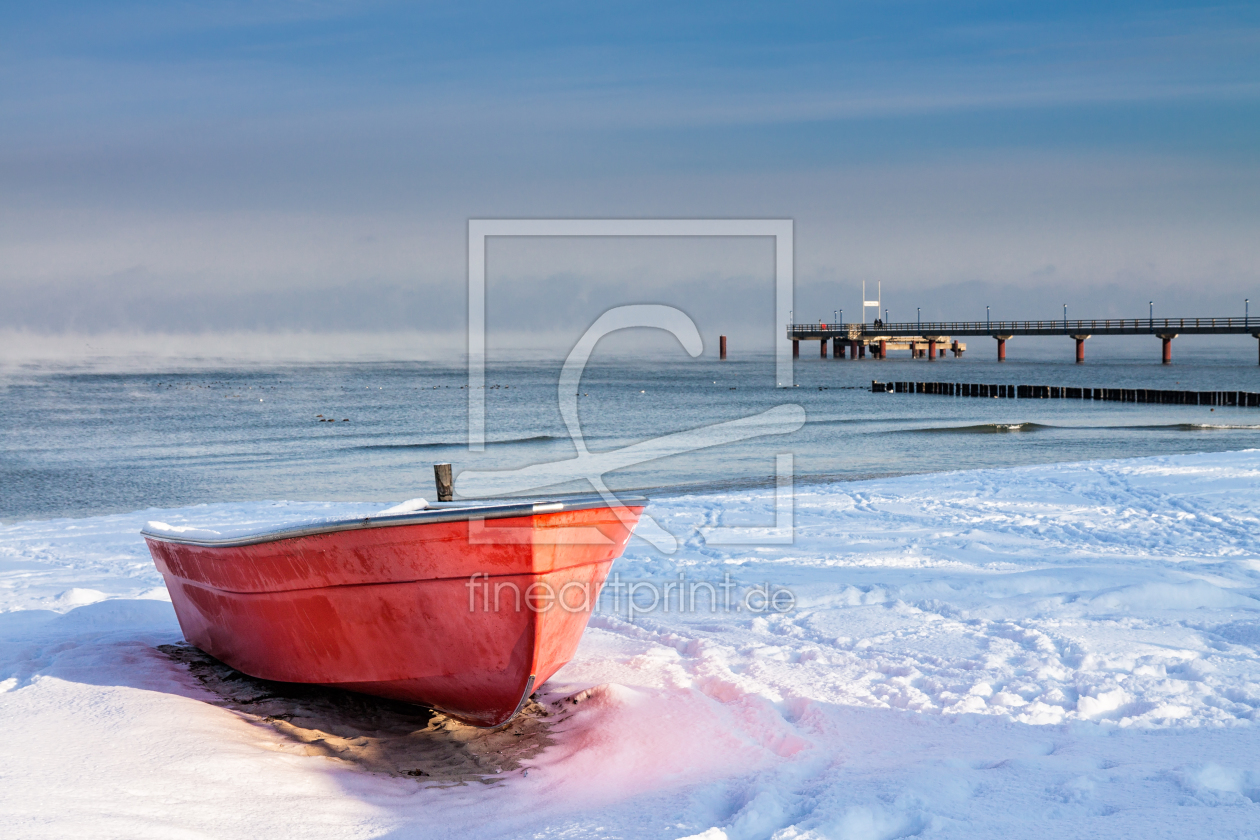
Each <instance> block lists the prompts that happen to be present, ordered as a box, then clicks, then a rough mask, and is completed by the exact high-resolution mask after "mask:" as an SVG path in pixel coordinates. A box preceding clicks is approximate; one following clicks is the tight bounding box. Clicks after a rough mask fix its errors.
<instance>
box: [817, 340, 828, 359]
mask: <svg viewBox="0 0 1260 840" xmlns="http://www.w3.org/2000/svg"><path fill="white" fill-rule="evenodd" d="M818 355H819V358H822V359H825V358H827V339H825V338H824V339H823V340H822V341H820V342H818Z"/></svg>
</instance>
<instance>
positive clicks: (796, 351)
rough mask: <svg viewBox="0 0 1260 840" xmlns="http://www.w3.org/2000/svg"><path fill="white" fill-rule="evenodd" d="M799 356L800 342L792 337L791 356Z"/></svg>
mask: <svg viewBox="0 0 1260 840" xmlns="http://www.w3.org/2000/svg"><path fill="white" fill-rule="evenodd" d="M800 357H801V342H800V341H798V340H797V339H795V338H794V339H792V358H793V359H799V358H800Z"/></svg>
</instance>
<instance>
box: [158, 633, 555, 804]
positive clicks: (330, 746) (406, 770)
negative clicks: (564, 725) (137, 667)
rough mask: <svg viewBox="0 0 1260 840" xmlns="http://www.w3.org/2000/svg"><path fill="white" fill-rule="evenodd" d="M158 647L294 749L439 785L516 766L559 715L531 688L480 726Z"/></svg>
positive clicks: (545, 738)
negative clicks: (503, 715) (512, 711)
mask: <svg viewBox="0 0 1260 840" xmlns="http://www.w3.org/2000/svg"><path fill="white" fill-rule="evenodd" d="M157 649H158V650H159V651H160V652H161V653H163V654H165V655H166V656H168V657H170V659H172V660H173V661H175V662H177V663H179V664H182V665H184V666H186V667H187V668H188V671H189V673H190V674H191V675H192V676H193V677H194V678H195V679H196V680H197V682H198V683H200V684H201V686H202V687H203V688H205V689H206V690H207V691H208V692H210V694H211V695H213V699H211V700H210V702H211V703H213V704H214V705H216V706H221V707H224V708H228V709H232V710H234V711H236V712H238V713H239V714H241V715H243V716H244V717H245V718H246V719H248V720H251V721H253V722H256V723H257V724H258V725H260V726H266V727H269V728H271V729H273V730H274V731H275V732H277V733H279V734H280V735H282V736H283V737H284V738H285V739H286V740H287V741H288V742H289V743H290V744H291V745H292V747H293V748H294V750H295V751H301V752H303V753H305V754H306V755H312V756H325V757H328V758H333V759H338V760H341V761H345V762H348V763H350V764H353V765H356V766H358V767H361V768H363V769H364V770H368V771H371V772H374V773H385V774H389V775H392V776H411V777H414V778H416V779H418V780H420V781H423V782H429V783H436V784H439V785H460V784H467V783H469V782H480V783H484V784H493V783H495V782H497V781H499V780H502V779H505V778H507V777H509V776H510V775H513V774H515V773H517V772H520V771H521V770H522V769H524V768H523V764H524V762H526V761H528V760H529V759H530V758H531V757H533V756H535V755H537V754H538V753H539V752H541V751H542V750H543V749H544V748H545V747H547V746H549V745H551V744H552V743H553V742H552V740H551V738H550V737H549V734H548V733H549V730H550V728H551V725H552V724H553V723H554V722H556V721H557V720H558V719H559V718H561V717H563V715H562V714H560V713H559V712H558V711H556V710H554V709H552V708H550V705H551V704H548V705H546V706H545V705H543V704H542V703H539V702H538V699H537V695H535V696H534V697H532V698H530V700H529V701H528V702H527V704H526V706H525V707H524V708H523V709H521V712H520V714H518V715H517V716H516V717H515V718H513V719H512V721H510V722H509V723H507V724H505V725H503V726H501V727H498V728H496V729H479V728H477V727H473V726H468V725H466V724H462V723H460V722H459V721H456V720H452V719H451V718H448V717H446V716H445V715H442V714H440V713H437V712H433V711H430V710H428V709H425V708H422V707H420V706H413V705H411V704H408V703H400V702H397V701H393V700H385V699H382V698H379V697H369V696H366V695H363V694H356V693H354V692H350V691H342V690H340V689H335V688H324V687H321V686H311V685H299V684H293V683H277V682H270V681H268V680H260V679H255V678H254V677H250V676H247V675H245V674H242V673H241V672H240V671H237V670H235V669H233V668H231V667H229V666H227V665H225V664H223V663H222V662H220V661H219V660H217V659H214V658H213V657H211V656H208V655H207V654H205V653H202V652H201V651H200V650H198V649H197V648H195V647H192V646H191V645H187V644H176V645H159V646H158V648H157Z"/></svg>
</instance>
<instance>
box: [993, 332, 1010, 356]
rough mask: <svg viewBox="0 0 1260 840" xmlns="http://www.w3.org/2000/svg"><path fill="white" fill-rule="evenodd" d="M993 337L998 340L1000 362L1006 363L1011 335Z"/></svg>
mask: <svg viewBox="0 0 1260 840" xmlns="http://www.w3.org/2000/svg"><path fill="white" fill-rule="evenodd" d="M993 337H994V338H996V339H997V343H998V361H999V362H1005V361H1006V342H1007V341H1009V340H1010V336H1009V335H995V336H993Z"/></svg>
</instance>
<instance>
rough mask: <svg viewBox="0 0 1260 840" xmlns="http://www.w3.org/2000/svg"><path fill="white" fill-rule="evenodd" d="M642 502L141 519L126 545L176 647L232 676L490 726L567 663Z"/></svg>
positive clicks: (507, 716)
mask: <svg viewBox="0 0 1260 840" xmlns="http://www.w3.org/2000/svg"><path fill="white" fill-rule="evenodd" d="M422 504H423V503H422ZM646 504H647V500H646V499H642V498H635V499H626V500H622V501H621V504H620V505H616V506H611V505H609V504H608V503H606V502H605V501H604V500H603V499H601V498H599V497H578V498H567V499H560V500H555V501H543V502H512V503H493V504H473V503H466V502H445V503H438V504H436V505H433V506H429V507H426V508H425V509H422V510H417V511H413V512H405V513H394V512H392V511H393V510H397V509H391V511H385V512H383V514H378V515H375V516H370V517H366V518H363V519H353V520H342V521H325V522H313V523H304V524H302V525H298V526H289V527H285V528H282V529H278V530H267V531H256V532H252V533H237V534H226V535H225V534H220V533H216V532H213V531H198V530H193V529H188V528H176V527H171V526H168V525H164V524H163V523H157V522H150V523H149V524H148V526H146V527H145V529H144V530H143V531H142V534H143V536H144V538H145V541H146V542H147V543H148V545H149V551H150V553H151V554H152V555H153V562H154V563H155V564H156V566H157V568H158V571H159V572H161V573H162V577H163V578H164V579H165V580H166V587H167V589H168V590H169V591H170V594H171V600H172V602H173V603H174V606H175V614H176V615H177V616H178V618H179V624H180V628H181V629H182V630H183V632H184V638H186V639H187V640H188V642H189V643H190V644H192V645H194V646H196V647H198V648H200V649H201V650H203V651H205V652H206V653H208V654H210V655H211V656H213V657H215V658H217V659H219V660H221V661H223V662H225V663H227V664H228V665H231V666H232V667H233V668H236V669H237V670H239V671H242V672H244V673H246V674H249V675H250V676H253V677H258V678H260V679H267V680H275V681H278V682H295V683H314V684H320V685H328V686H336V687H339V688H344V689H348V690H351V691H358V692H362V693H364V694H371V695H376V696H379V697H389V698H393V699H396V700H403V701H407V702H411V703H418V704H421V705H425V706H429V707H431V708H434V709H436V710H438V711H440V712H442V713H444V714H447V715H450V716H451V717H453V718H457V719H458V720H462V721H465V722H467V723H471V724H474V725H477V726H497V725H499V724H502V723H504V722H506V721H508V720H510V719H511V718H512V717H513V716H514V715H515V714H516V712H517V711H518V710H519V709H520V707H521V706H522V705H523V704H524V702H525V700H526V699H527V698H528V697H529V695H530V694H531V693H532V692H533V690H534V687H535V686H536V685H541V684H542V683H543V682H545V681H546V680H547V679H548V678H549V677H551V675H552V674H554V673H555V672H556V671H557V670H559V669H560V667H561V666H562V665H564V664H565V663H566V662H568V661H569V659H570V658H571V657H572V656H573V653H574V651H576V649H577V645H578V641H579V640H580V639H581V637H582V631H583V630H585V629H586V624H587V621H588V620H589V618H590V614H591V610H592V608H593V607H594V605H595V602H596V599H597V598H598V595H599V588H600V586H602V584H603V582H604V579H605V578H606V577H607V575H608V570H609V568H610V567H611V566H612V563H613V561H614V560H615V559H616V558H617V557H619V556H620V555H621V552H622V551H623V549H624V548H625V545H626V542H627V541H628V540H629V539H630V534H631V532H632V530H633V528H634V526H635V524H636V523H637V522H638V518H639V515H640V514H641V513H642V512H643V508H644V507H645V506H646Z"/></svg>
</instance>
